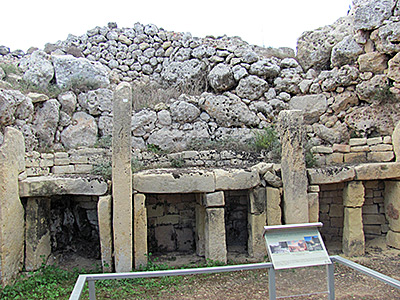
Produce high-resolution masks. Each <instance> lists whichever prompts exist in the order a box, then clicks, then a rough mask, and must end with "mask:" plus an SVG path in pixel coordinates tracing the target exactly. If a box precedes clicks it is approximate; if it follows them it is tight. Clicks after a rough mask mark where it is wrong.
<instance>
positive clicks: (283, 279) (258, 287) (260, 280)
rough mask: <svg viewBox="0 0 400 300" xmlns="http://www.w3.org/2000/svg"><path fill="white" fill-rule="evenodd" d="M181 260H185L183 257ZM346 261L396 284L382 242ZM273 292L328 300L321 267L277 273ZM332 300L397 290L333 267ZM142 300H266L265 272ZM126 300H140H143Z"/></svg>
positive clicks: (213, 278) (201, 282)
mask: <svg viewBox="0 0 400 300" xmlns="http://www.w3.org/2000/svg"><path fill="white" fill-rule="evenodd" d="M328 249H329V248H328ZM332 249H333V250H331V251H330V254H331V255H335V254H337V253H336V252H337V249H335V248H334V247H333V248H332ZM182 259H184V260H185V257H183V258H182ZM192 259H193V256H192ZM231 259H235V257H233V258H232V257H231ZM236 259H238V260H240V257H239V256H238V257H236ZM162 260H163V259H162V258H161V261H162ZM350 260H352V261H354V262H357V263H359V264H361V265H363V266H366V267H368V268H371V269H373V270H375V271H378V272H380V273H382V274H385V275H387V276H390V277H393V278H394V279H397V280H400V250H396V249H393V248H387V247H386V246H385V242H384V240H382V239H378V240H374V241H372V242H369V243H367V247H366V254H365V255H364V256H362V257H352V258H350ZM189 261H190V257H186V261H184V263H188V262H189ZM179 262H182V260H181V258H177V259H176V260H169V262H168V264H169V265H173V264H178V263H179ZM192 262H193V261H192ZM242 262H243V261H242ZM76 263H77V262H75V263H74V264H75V265H76ZM185 282H187V284H185ZM276 289H277V291H276V295H277V297H285V296H290V295H304V294H310V293H320V294H316V295H306V296H294V297H290V298H289V299H299V300H302V299H328V295H327V294H326V293H323V292H326V291H327V280H326V271H325V267H324V266H319V267H310V268H298V269H290V270H277V271H276ZM335 296H336V297H335V299H341V300H345V299H346V300H347V299H367V300H368V299H371V300H372V299H377V300H393V299H400V290H398V289H396V288H393V287H391V286H389V285H387V284H384V283H381V282H380V281H378V280H376V279H373V278H371V277H369V276H366V275H363V274H361V273H359V272H356V271H354V270H352V269H350V268H348V267H345V266H343V265H339V264H335ZM145 298H146V299H166V300H177V299H180V300H189V299H190V300H191V299H199V300H200V299H204V300H205V299H207V300H208V299H218V300H219V299H221V300H225V299H226V300H230V299H232V300H234V299H235V300H236V299H243V300H244V299H246V300H248V299H268V270H256V271H240V272H230V273H220V274H210V275H196V276H187V277H185V278H184V283H183V284H179V285H177V286H171V287H167V288H166V289H162V290H161V291H157V290H151V289H150V290H149V291H146V296H145ZM127 299H143V296H141V297H140V298H134V297H133V298H127Z"/></svg>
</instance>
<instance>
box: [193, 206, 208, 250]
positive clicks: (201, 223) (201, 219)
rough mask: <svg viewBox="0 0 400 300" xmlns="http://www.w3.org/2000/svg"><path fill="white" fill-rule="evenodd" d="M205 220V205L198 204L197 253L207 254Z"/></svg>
mask: <svg viewBox="0 0 400 300" xmlns="http://www.w3.org/2000/svg"><path fill="white" fill-rule="evenodd" d="M205 221H206V208H205V207H204V206H203V205H200V204H196V229H195V237H196V254H197V255H198V256H205Z"/></svg>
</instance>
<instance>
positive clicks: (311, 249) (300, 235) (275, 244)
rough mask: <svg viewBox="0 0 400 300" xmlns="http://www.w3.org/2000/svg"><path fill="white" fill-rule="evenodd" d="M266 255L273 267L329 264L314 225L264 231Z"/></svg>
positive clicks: (285, 267) (284, 267)
mask: <svg viewBox="0 0 400 300" xmlns="http://www.w3.org/2000/svg"><path fill="white" fill-rule="evenodd" d="M264 237H265V241H266V246H267V251H268V255H269V257H270V258H271V261H272V263H273V265H274V268H275V269H288V268H299V267H308V266H317V265H326V264H330V263H331V261H330V258H329V255H328V253H327V251H326V248H325V246H324V244H323V241H322V238H321V235H320V233H319V231H318V229H317V228H316V227H309V228H288V229H282V230H271V231H268V230H267V231H265V234H264Z"/></svg>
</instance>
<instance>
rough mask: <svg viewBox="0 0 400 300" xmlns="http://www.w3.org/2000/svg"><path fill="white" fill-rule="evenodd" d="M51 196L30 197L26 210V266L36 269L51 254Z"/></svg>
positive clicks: (29, 268) (28, 268)
mask: <svg viewBox="0 0 400 300" xmlns="http://www.w3.org/2000/svg"><path fill="white" fill-rule="evenodd" d="M49 221H50V198H33V197H32V198H28V200H27V204H26V211H25V224H26V228H25V268H26V270H27V271H35V270H37V269H39V268H40V266H41V265H42V263H45V262H46V261H47V258H48V257H49V256H50V254H51V244H50V224H49Z"/></svg>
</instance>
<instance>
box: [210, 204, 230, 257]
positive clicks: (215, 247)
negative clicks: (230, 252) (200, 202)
mask: <svg viewBox="0 0 400 300" xmlns="http://www.w3.org/2000/svg"><path fill="white" fill-rule="evenodd" d="M225 241H226V233H225V209H224V208H223V207H218V208H206V222H205V257H206V259H210V260H213V261H220V262H223V263H226V261H227V251H226V242H225Z"/></svg>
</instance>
